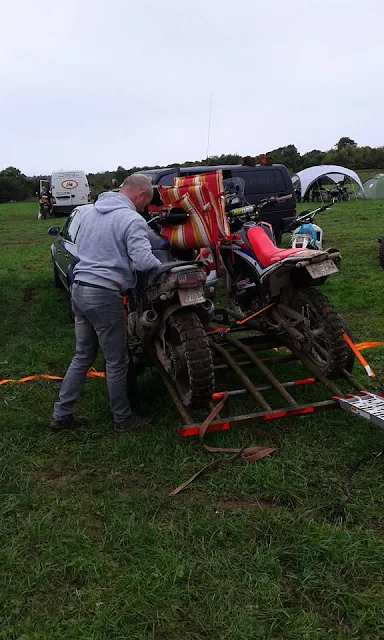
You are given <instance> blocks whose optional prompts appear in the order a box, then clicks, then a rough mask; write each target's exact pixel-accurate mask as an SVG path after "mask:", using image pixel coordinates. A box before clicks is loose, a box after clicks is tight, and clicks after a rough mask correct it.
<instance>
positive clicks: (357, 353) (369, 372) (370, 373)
mask: <svg viewBox="0 0 384 640" xmlns="http://www.w3.org/2000/svg"><path fill="white" fill-rule="evenodd" d="M343 338H344V340H345V342H346V343H347V344H348V346H349V347H350V348H351V349H352V351H353V353H354V354H355V356H356V358H357V359H358V360H359V362H360V363H361V364H362V365H363V367H364V369H365V371H366V373H367V375H368V376H369V377H370V378H376V374H375V372H374V371H373V369H372V368H371V367H370V365H369V364H368V362H367V361H366V359H365V358H364V356H362V355H361V353H360V351H359V349H358V348H357V346H356V345H354V344H353V342H352V340H351V338H350V337H349V335H347V334H346V333H343ZM360 348H361V347H360Z"/></svg>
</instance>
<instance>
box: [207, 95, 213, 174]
mask: <svg viewBox="0 0 384 640" xmlns="http://www.w3.org/2000/svg"><path fill="white" fill-rule="evenodd" d="M211 114H212V93H210V95H209V116H208V137H207V156H206V157H207V162H208V158H209V138H210V135H211Z"/></svg>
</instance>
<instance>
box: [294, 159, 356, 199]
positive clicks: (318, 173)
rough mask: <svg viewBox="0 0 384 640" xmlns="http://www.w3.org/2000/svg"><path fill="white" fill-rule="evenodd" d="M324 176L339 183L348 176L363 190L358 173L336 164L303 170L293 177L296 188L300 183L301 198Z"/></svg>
mask: <svg viewBox="0 0 384 640" xmlns="http://www.w3.org/2000/svg"><path fill="white" fill-rule="evenodd" d="M324 176H326V177H327V178H329V179H330V180H331V181H332V182H339V181H340V180H342V179H343V178H344V176H348V177H349V178H351V180H352V181H353V182H355V183H357V184H358V186H359V187H360V189H362V188H363V185H362V184H361V180H360V178H359V176H358V175H357V173H355V172H354V171H352V170H351V169H347V168H346V167H338V166H337V165H336V164H321V165H318V166H317V167H309V168H308V169H303V170H302V171H299V172H298V173H296V175H294V176H293V177H292V182H293V184H294V186H295V187H296V185H297V186H298V183H300V191H301V197H302V198H304V196H305V194H306V193H307V191H308V189H310V188H311V187H312V185H314V184H315V183H316V182H317V181H318V180H319V178H321V177H324Z"/></svg>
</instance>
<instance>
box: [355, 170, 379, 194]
mask: <svg viewBox="0 0 384 640" xmlns="http://www.w3.org/2000/svg"><path fill="white" fill-rule="evenodd" d="M357 197H358V198H364V197H365V198H369V199H370V200H376V199H377V198H383V199H384V173H377V174H376V175H375V176H374V177H373V178H369V180H366V181H365V182H363V188H362V189H360V190H359V192H358V194H357Z"/></svg>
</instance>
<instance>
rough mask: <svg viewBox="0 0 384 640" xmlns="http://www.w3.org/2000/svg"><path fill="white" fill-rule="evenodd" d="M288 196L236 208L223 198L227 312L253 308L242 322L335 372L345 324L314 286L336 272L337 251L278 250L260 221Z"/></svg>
mask: <svg viewBox="0 0 384 640" xmlns="http://www.w3.org/2000/svg"><path fill="white" fill-rule="evenodd" d="M290 197H291V196H283V197H281V198H276V197H271V198H268V199H265V200H263V201H261V202H260V203H259V204H258V205H245V206H240V207H238V206H237V205H238V200H239V199H238V198H237V197H236V196H235V197H234V198H232V203H231V198H229V199H227V215H228V217H229V221H230V225H231V229H232V230H233V229H235V230H236V235H235V236H234V237H232V239H231V241H228V242H225V241H224V242H222V243H221V245H220V256H221V261H222V265H223V267H224V272H225V283H226V291H227V295H228V301H229V312H230V313H231V315H232V316H233V317H235V318H237V319H239V320H240V319H245V318H246V317H248V316H250V315H252V314H256V313H257V312H259V314H258V315H257V316H255V317H254V318H253V319H252V320H251V321H249V322H248V326H252V327H253V328H257V329H259V330H260V331H263V332H264V333H267V334H268V333H269V334H273V335H274V336H279V338H280V339H281V341H282V342H283V343H284V344H286V346H288V347H290V348H293V349H294V350H296V351H298V352H299V353H303V354H305V355H306V356H307V357H309V359H310V360H311V361H312V362H313V363H314V364H315V365H316V366H317V367H318V368H319V369H320V371H321V372H322V373H323V374H325V375H327V376H334V375H338V374H340V373H341V372H342V371H343V370H344V369H345V368H346V367H347V366H348V357H349V349H348V345H347V344H346V342H345V341H344V339H343V333H344V331H345V325H344V323H343V320H342V319H341V318H340V316H339V315H338V314H337V313H336V311H335V310H334V309H333V307H332V306H331V304H330V303H329V301H328V299H327V298H326V297H325V296H324V295H323V294H322V293H321V292H320V291H319V289H318V288H317V287H318V286H319V285H320V284H323V282H324V281H325V280H326V279H327V278H328V276H329V275H333V274H335V273H337V272H338V268H337V266H336V264H335V261H337V260H338V259H339V258H340V254H339V252H338V251H337V250H334V249H332V250H331V249H330V250H320V249H318V248H317V249H316V250H310V249H307V248H290V249H279V248H278V247H277V246H276V244H275V243H274V236H273V232H272V229H271V227H270V225H269V224H268V223H266V222H262V221H261V220H260V212H261V211H262V209H263V208H264V207H265V206H266V205H271V204H274V203H276V202H279V201H280V202H281V201H282V200H285V199H287V198H290ZM233 205H234V206H233Z"/></svg>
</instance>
